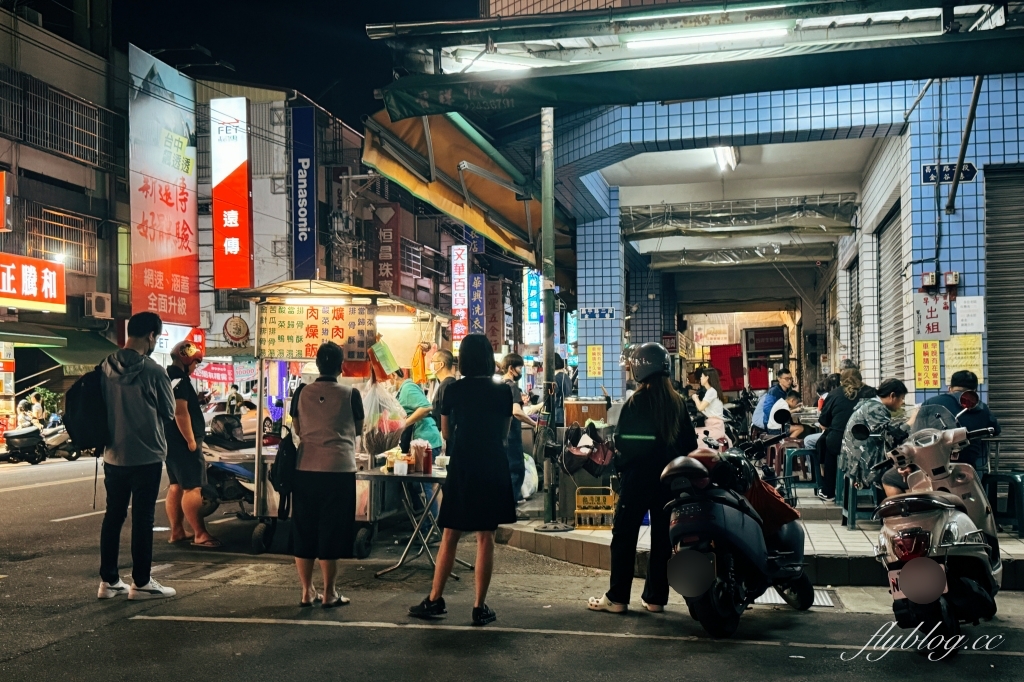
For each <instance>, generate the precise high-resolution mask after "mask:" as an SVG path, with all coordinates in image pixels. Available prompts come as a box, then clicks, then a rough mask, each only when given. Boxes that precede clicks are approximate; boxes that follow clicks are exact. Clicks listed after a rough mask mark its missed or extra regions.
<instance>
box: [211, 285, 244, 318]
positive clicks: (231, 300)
mask: <svg viewBox="0 0 1024 682" xmlns="http://www.w3.org/2000/svg"><path fill="white" fill-rule="evenodd" d="M216 297H217V299H216V307H217V312H218V313H230V312H238V311H240V310H245V311H248V310H249V301H247V300H245V299H244V298H242V297H241V296H238V295H237V294H235V292H233V291H225V290H219V291H217V293H216Z"/></svg>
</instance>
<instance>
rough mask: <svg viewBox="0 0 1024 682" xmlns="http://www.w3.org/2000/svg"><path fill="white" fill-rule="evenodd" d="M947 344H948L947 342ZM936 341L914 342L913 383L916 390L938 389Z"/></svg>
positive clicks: (938, 363) (940, 383) (937, 351)
mask: <svg viewBox="0 0 1024 682" xmlns="http://www.w3.org/2000/svg"><path fill="white" fill-rule="evenodd" d="M947 343H948V342H947ZM940 367H941V363H940V360H939V342H938V341H915V342H914V383H915V385H916V387H917V388H940V387H941V385H942V381H941V378H940V377H939V373H940V371H941V370H940Z"/></svg>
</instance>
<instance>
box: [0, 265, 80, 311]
mask: <svg viewBox="0 0 1024 682" xmlns="http://www.w3.org/2000/svg"><path fill="white" fill-rule="evenodd" d="M0 307H7V308H18V309H20V310H44V311H47V312H51V313H63V312H66V311H67V296H66V294H65V291H64V264H63V263H54V262H52V261H48V260H42V259H40V258H26V257H24V256H15V255H13V254H9V253H0Z"/></svg>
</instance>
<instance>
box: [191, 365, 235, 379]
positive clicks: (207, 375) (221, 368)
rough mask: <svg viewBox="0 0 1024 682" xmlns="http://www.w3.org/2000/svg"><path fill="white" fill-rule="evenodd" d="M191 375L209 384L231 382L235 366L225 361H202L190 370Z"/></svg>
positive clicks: (233, 377)
mask: <svg viewBox="0 0 1024 682" xmlns="http://www.w3.org/2000/svg"><path fill="white" fill-rule="evenodd" d="M192 377H193V378H195V379H201V380H203V381H209V382H210V383H211V384H233V383H235V368H234V366H233V365H231V364H230V363H227V362H204V363H203V364H201V365H199V366H198V367H196V368H195V370H193V371H192Z"/></svg>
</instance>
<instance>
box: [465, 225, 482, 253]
mask: <svg viewBox="0 0 1024 682" xmlns="http://www.w3.org/2000/svg"><path fill="white" fill-rule="evenodd" d="M463 236H464V237H465V239H466V245H467V246H469V252H470V253H479V254H483V253H484V251H485V250H486V248H487V247H486V242H484V236H483V235H482V234H478V233H476V232H474V231H473V230H472V229H470V228H468V227H465V226H463Z"/></svg>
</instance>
